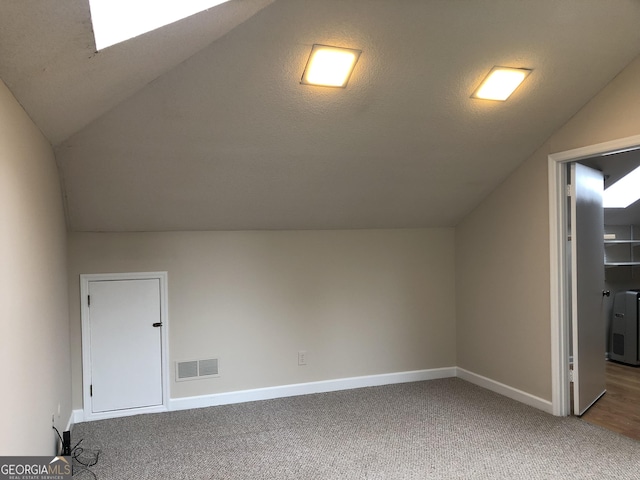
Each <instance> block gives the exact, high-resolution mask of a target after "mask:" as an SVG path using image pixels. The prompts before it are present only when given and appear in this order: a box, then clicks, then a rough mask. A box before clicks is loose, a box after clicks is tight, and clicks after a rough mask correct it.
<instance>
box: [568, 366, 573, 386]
mask: <svg viewBox="0 0 640 480" xmlns="http://www.w3.org/2000/svg"><path fill="white" fill-rule="evenodd" d="M569 383H573V369H570V370H569Z"/></svg>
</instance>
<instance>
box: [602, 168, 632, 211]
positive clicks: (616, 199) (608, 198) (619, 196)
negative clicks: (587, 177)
mask: <svg viewBox="0 0 640 480" xmlns="http://www.w3.org/2000/svg"><path fill="white" fill-rule="evenodd" d="M639 199H640V167H638V168H636V169H635V170H632V171H631V172H630V173H628V174H626V175H625V176H624V177H622V178H621V179H620V180H618V181H617V182H616V183H614V184H613V185H610V186H609V187H608V188H606V189H605V191H604V194H603V196H602V205H603V206H604V208H627V207H628V206H629V205H631V204H632V203H635V202H637V201H638V200H639Z"/></svg>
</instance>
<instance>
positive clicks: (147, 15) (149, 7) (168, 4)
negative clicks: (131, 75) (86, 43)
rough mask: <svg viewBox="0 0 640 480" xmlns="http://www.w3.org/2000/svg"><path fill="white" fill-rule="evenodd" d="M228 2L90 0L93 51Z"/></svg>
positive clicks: (205, 0)
mask: <svg viewBox="0 0 640 480" xmlns="http://www.w3.org/2000/svg"><path fill="white" fill-rule="evenodd" d="M228 1H229V0H189V1H185V0H183V1H178V0H89V7H90V9H91V23H92V24H93V35H94V37H95V40H96V49H97V50H102V49H104V48H107V47H110V46H111V45H115V44H116V43H120V42H124V41H125V40H129V39H130V38H133V37H137V36H138V35H142V34H143V33H147V32H150V31H151V30H155V29H157V28H160V27H163V26H165V25H169V24H170V23H173V22H177V21H178V20H182V19H183V18H186V17H189V16H191V15H194V14H196V13H198V12H202V11H204V10H207V9H209V8H211V7H215V6H216V5H220V4H221V3H225V2H228Z"/></svg>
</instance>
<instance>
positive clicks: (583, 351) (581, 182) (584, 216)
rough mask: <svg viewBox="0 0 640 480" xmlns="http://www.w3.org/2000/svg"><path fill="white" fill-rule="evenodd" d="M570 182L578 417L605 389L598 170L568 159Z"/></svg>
mask: <svg viewBox="0 0 640 480" xmlns="http://www.w3.org/2000/svg"><path fill="white" fill-rule="evenodd" d="M571 185H572V186H573V191H572V195H571V279H572V280H571V289H572V295H571V296H572V305H571V311H572V315H571V322H572V341H573V411H574V414H575V415H582V414H583V413H584V412H585V411H586V410H587V409H588V408H589V407H590V406H591V405H593V403H595V402H596V401H597V400H598V398H600V397H601V396H602V395H603V394H604V393H605V349H606V343H605V342H606V325H605V322H604V316H603V306H604V302H603V288H604V242H603V238H604V210H603V207H602V192H603V189H604V182H603V177H602V172H599V171H597V170H593V169H591V168H589V167H585V166H584V165H581V164H578V163H573V164H571Z"/></svg>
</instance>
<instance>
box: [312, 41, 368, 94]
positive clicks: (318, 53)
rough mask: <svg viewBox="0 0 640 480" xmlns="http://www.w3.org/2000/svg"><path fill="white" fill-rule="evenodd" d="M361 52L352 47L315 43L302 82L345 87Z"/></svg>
mask: <svg viewBox="0 0 640 480" xmlns="http://www.w3.org/2000/svg"><path fill="white" fill-rule="evenodd" d="M361 53H362V51H361V50H354V49H352V48H341V47H330V46H327V45H317V44H316V45H313V47H312V48H311V54H310V55H309V60H308V61H307V66H306V67H305V69H304V73H303V74H302V80H300V83H302V84H305V85H319V86H322V87H341V88H344V87H346V86H347V82H348V81H349V77H351V73H352V72H353V67H355V65H356V62H357V61H358V58H360V54H361Z"/></svg>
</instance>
